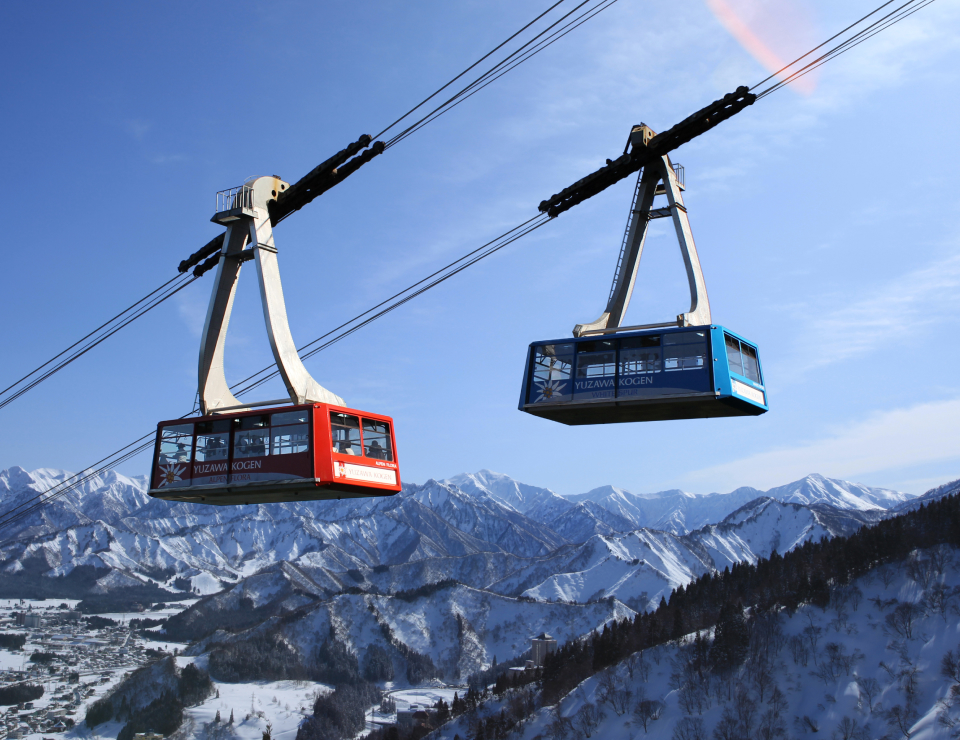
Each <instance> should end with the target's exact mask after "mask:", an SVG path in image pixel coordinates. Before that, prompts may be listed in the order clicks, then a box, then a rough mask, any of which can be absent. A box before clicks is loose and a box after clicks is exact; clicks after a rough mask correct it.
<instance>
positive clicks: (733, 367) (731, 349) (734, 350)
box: [724, 334, 743, 375]
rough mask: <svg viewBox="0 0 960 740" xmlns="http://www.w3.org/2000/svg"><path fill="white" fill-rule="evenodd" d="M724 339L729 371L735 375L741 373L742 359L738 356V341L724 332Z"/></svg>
mask: <svg viewBox="0 0 960 740" xmlns="http://www.w3.org/2000/svg"><path fill="white" fill-rule="evenodd" d="M724 341H725V342H726V345H727V362H729V363H730V372H732V373H736V374H737V375H743V360H742V359H741V357H740V342H739V341H737V340H736V339H734V338H733V337H731V336H730V335H729V334H724Z"/></svg>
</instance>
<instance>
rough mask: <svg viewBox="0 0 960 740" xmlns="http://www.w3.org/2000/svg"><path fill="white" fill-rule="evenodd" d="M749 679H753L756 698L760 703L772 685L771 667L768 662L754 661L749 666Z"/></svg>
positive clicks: (764, 660)
mask: <svg viewBox="0 0 960 740" xmlns="http://www.w3.org/2000/svg"><path fill="white" fill-rule="evenodd" d="M751 678H752V679H753V686H754V688H755V689H756V690H757V696H758V697H759V698H760V702H761V703H762V702H763V697H764V695H765V694H766V693H767V692H769V690H770V689H771V688H772V687H773V685H774V677H773V666H771V665H770V661H769V660H767V659H763V660H758V661H756V662H755V663H754V664H753V666H751Z"/></svg>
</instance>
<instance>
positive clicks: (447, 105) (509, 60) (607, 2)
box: [385, 0, 617, 149]
mask: <svg viewBox="0 0 960 740" xmlns="http://www.w3.org/2000/svg"><path fill="white" fill-rule="evenodd" d="M590 1H591V0H584V1H583V2H581V3H580V4H579V5H577V6H576V7H575V8H574V9H573V10H571V11H570V12H569V13H567V14H566V15H564V16H563V17H561V18H560V20H558V21H556V22H554V23H552V24H551V25H550V26H548V27H547V28H545V29H544V30H543V31H541V32H540V33H538V34H537V35H536V36H534V37H533V38H532V39H530V40H529V41H527V42H525V43H524V44H523V45H522V46H521V47H520V48H518V49H516V50H515V51H513V52H511V53H510V54H509V55H508V56H507V57H505V58H504V59H502V60H501V61H499V62H497V64H495V65H494V66H493V67H491V68H490V69H488V70H487V71H486V72H484V73H483V74H482V75H480V77H478V78H477V79H476V80H474V81H473V82H471V83H470V84H469V85H467V86H466V87H464V88H463V89H461V90H460V91H459V92H458V93H457V94H456V95H454V96H452V97H450V98H449V99H447V100H446V101H444V102H443V103H442V104H440V105H439V106H437V107H436V108H434V109H433V110H432V111H430V113H428V114H427V115H426V116H424V117H423V118H421V119H420V120H418V121H416V122H415V123H413V124H411V125H410V126H408V127H407V128H406V129H404V130H403V131H401V132H400V133H399V134H397V135H395V136H394V137H393V138H391V139H390V140H388V141H387V143H386V147H385V149H389V148H391V147H393V146H395V145H396V144H399V143H400V142H401V141H403V140H404V139H405V138H407V137H408V136H410V135H411V134H413V133H415V132H416V131H419V130H420V129H421V128H423V127H424V126H426V125H427V124H429V123H431V122H432V121H435V120H436V119H437V118H439V117H440V116H442V115H443V114H444V113H447V112H449V111H450V110H452V109H453V108H455V107H456V106H458V105H460V103H462V102H463V101H464V100H466V99H467V98H470V97H472V96H473V95H474V94H476V93H478V92H479V91H480V90H482V89H483V88H485V87H486V86H487V85H489V84H491V83H492V82H494V81H496V80H498V79H500V78H501V77H503V75H505V74H506V73H507V72H510V71H511V70H513V69H516V68H517V67H518V66H520V65H521V64H523V63H524V62H525V61H527V60H528V59H530V58H532V57H534V56H536V55H537V54H539V53H540V52H541V51H543V50H544V49H546V48H547V47H548V46H550V45H551V44H553V43H554V42H555V41H559V40H560V39H561V38H563V37H564V36H566V35H567V34H568V33H570V31H573V30H574V29H576V28H578V27H579V26H581V25H583V24H584V23H586V22H587V21H588V20H590V19H591V18H593V17H594V16H595V15H597V14H599V13H600V12H602V11H604V10H606V9H607V8H609V7H610V6H611V5H613V4H614V3H615V2H617V0H600V2H599V3H597V5H594V6H593V7H592V8H590V9H588V10H586V11H585V12H584V13H582V14H581V15H579V16H577V17H576V18H574V19H573V20H572V21H570V22H569V23H567V24H566V25H565V26H562V27H561V28H559V29H558V30H556V31H554V32H553V33H552V34H550V35H549V36H547V37H546V38H545V39H543V40H542V41H539V42H538V43H536V44H534V46H533V47H532V48H530V49H527V50H526V51H524V49H526V47H528V46H530V44H533V42H535V41H537V39H539V38H540V37H541V36H543V35H544V34H546V33H547V32H548V31H550V30H551V29H552V28H554V27H555V26H557V25H558V24H559V23H561V22H563V21H564V20H566V19H567V18H569V17H570V16H571V15H573V14H574V13H576V12H577V11H578V10H579V9H580V8H582V7H583V6H584V5H587V4H588V3H589V2H590ZM581 19H582V20H581ZM561 32H562V33H561ZM516 57H519V58H516ZM501 69H502V71H501ZM498 72H499V74H498ZM474 88H476V89H474ZM468 93H469V94H468Z"/></svg>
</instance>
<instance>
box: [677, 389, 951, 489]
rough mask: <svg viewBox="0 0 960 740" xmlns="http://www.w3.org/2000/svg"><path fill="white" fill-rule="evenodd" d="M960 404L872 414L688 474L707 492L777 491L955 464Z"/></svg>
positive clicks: (688, 477)
mask: <svg viewBox="0 0 960 740" xmlns="http://www.w3.org/2000/svg"><path fill="white" fill-rule="evenodd" d="M958 419H960V398H955V399H951V400H946V401H938V402H932V403H922V404H918V405H915V406H911V407H909V408H903V409H895V410H893V411H883V412H879V413H876V414H874V415H872V416H871V417H869V418H868V419H866V420H863V421H859V422H856V423H853V424H850V425H848V426H845V427H843V428H840V429H837V430H836V431H834V432H833V433H831V434H830V435H829V436H826V437H824V438H822V439H819V440H814V441H810V442H807V443H805V444H801V445H799V446H797V447H789V448H784V449H778V450H771V451H768V452H761V453H758V454H756V455H750V456H748V457H745V458H741V459H739V460H734V461H732V462H728V463H724V464H722V465H715V466H713V467H709V468H704V469H702V470H697V471H694V472H691V473H689V474H688V475H687V476H686V480H687V481H688V482H689V483H693V484H699V485H703V484H705V483H707V484H709V486H711V487H712V490H725V489H727V488H733V487H735V486H743V485H749V486H754V487H756V488H760V489H766V488H771V487H773V486H777V485H782V484H783V481H785V480H797V479H799V478H802V477H803V476H805V475H809V474H810V473H821V474H823V475H825V476H827V477H830V478H843V479H856V478H857V477H858V476H863V475H867V474H869V473H875V472H878V471H892V470H896V469H899V468H906V467H909V466H913V465H920V464H929V463H933V462H938V461H956V462H957V463H960V423H958Z"/></svg>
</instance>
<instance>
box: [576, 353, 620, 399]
mask: <svg viewBox="0 0 960 740" xmlns="http://www.w3.org/2000/svg"><path fill="white" fill-rule="evenodd" d="M616 383H617V340H615V339H605V340H599V341H596V342H580V343H579V344H578V345H577V378H576V381H575V382H574V384H573V392H574V395H575V396H577V397H578V398H580V399H583V398H613V397H614V395H615V392H616Z"/></svg>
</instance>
